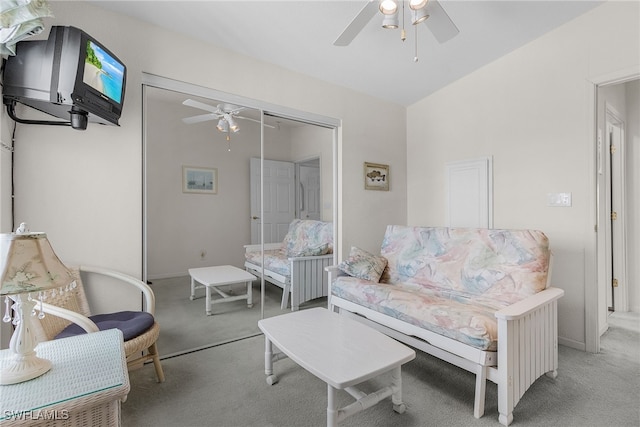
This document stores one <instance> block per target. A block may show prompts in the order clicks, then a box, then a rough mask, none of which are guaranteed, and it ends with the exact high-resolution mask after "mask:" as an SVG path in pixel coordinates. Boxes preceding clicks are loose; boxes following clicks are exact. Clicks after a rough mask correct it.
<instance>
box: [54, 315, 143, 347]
mask: <svg viewBox="0 0 640 427" xmlns="http://www.w3.org/2000/svg"><path fill="white" fill-rule="evenodd" d="M89 319H91V320H92V321H93V323H95V324H96V326H98V329H100V330H101V331H105V330H107V329H120V330H121V331H122V335H123V336H124V340H125V341H129V340H130V339H132V338H135V337H137V336H138V335H142V334H143V333H144V332H146V331H147V330H148V329H149V328H150V327H151V326H153V323H154V319H153V316H152V315H151V314H149V313H147V312H146V311H118V312H117V313H108V314H96V315H95V316H89ZM84 333H85V331H84V329H82V328H81V327H80V326H78V325H76V324H75V323H72V324H70V325H69V326H67V327H66V328H64V329H63V330H62V332H60V333H59V334H58V335H56V337H55V339H58V338H66V337H72V336H74V335H80V334H84Z"/></svg>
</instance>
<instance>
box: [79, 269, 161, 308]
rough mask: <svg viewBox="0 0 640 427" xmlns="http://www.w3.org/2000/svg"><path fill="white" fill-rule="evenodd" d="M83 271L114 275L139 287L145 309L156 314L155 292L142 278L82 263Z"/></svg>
mask: <svg viewBox="0 0 640 427" xmlns="http://www.w3.org/2000/svg"><path fill="white" fill-rule="evenodd" d="M79 269H80V272H81V273H91V274H100V275H103V276H107V277H112V278H114V279H118V280H120V281H122V282H124V283H126V284H129V285H132V286H134V287H135V288H137V289H138V290H139V291H140V292H142V295H143V297H144V311H146V312H147V313H150V314H151V315H154V314H155V309H156V298H155V296H154V294H153V290H152V289H151V288H150V287H149V286H148V285H147V284H146V283H144V282H143V281H142V280H138V279H136V278H135V277H132V276H129V275H127V274H124V273H120V272H118V271H114V270H109V269H106V268H101V267H91V266H86V265H82V266H80V267H79Z"/></svg>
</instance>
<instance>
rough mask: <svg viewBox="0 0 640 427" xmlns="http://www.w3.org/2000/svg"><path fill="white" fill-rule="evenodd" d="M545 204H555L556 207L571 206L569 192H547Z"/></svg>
mask: <svg viewBox="0 0 640 427" xmlns="http://www.w3.org/2000/svg"><path fill="white" fill-rule="evenodd" d="M547 206H556V207H569V206H571V193H549V194H547Z"/></svg>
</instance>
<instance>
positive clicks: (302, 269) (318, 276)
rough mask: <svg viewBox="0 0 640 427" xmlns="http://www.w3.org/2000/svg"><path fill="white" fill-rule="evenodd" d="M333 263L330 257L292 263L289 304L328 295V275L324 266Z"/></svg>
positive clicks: (295, 304) (298, 303)
mask: <svg viewBox="0 0 640 427" xmlns="http://www.w3.org/2000/svg"><path fill="white" fill-rule="evenodd" d="M332 263H333V258H331V257H319V258H315V259H313V258H312V259H307V260H305V261H304V262H300V263H294V264H293V268H292V271H291V304H292V306H295V307H297V306H299V305H300V303H302V302H305V301H309V300H312V299H315V298H319V297H324V296H327V295H328V291H329V275H328V273H327V272H326V271H325V270H324V268H325V267H328V266H330V265H331V264H332Z"/></svg>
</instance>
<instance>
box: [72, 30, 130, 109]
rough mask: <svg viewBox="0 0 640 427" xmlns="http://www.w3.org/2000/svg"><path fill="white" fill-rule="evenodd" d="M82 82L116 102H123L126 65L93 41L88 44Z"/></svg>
mask: <svg viewBox="0 0 640 427" xmlns="http://www.w3.org/2000/svg"><path fill="white" fill-rule="evenodd" d="M82 81H83V82H85V83H86V84H88V85H89V86H91V87H92V88H94V89H95V90H97V91H98V92H100V93H102V94H104V95H106V96H108V97H109V98H111V99H113V100H114V101H115V102H117V103H121V102H122V85H123V84H124V65H122V64H121V63H119V62H118V61H116V60H115V59H113V58H112V57H111V56H110V55H109V54H108V53H106V52H105V51H104V50H103V49H102V48H101V47H100V46H98V45H97V44H95V43H94V42H92V41H88V42H87V56H86V59H85V64H84V75H83V77H82Z"/></svg>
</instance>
